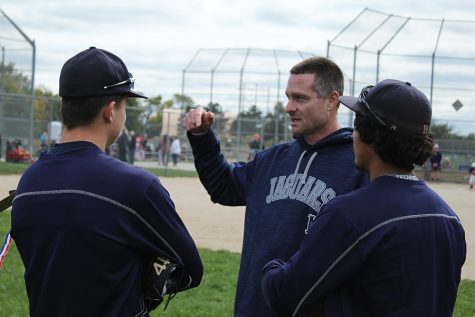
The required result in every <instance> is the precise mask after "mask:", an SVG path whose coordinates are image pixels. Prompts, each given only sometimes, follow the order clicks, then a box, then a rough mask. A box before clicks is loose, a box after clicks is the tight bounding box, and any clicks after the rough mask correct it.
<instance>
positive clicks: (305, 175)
mask: <svg viewBox="0 0 475 317" xmlns="http://www.w3.org/2000/svg"><path fill="white" fill-rule="evenodd" d="M305 153H307V150H305V151H303V152H302V154H300V157H299V160H298V162H297V166H296V167H295V172H294V182H295V180H296V179H297V174H298V172H299V168H300V163H301V162H302V158H303V156H304V155H305ZM315 156H317V152H314V153H313V154H312V156H311V157H310V159H309V160H308V162H307V166H306V167H305V171H304V172H303V176H302V184H305V179H306V178H307V173H308V170H309V169H310V165H311V164H312V162H313V160H314V159H315Z"/></svg>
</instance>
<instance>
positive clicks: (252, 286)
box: [183, 57, 367, 317]
mask: <svg viewBox="0 0 475 317" xmlns="http://www.w3.org/2000/svg"><path fill="white" fill-rule="evenodd" d="M343 81H344V79H343V74H342V72H341V70H340V68H339V67H338V66H337V65H336V64H335V63H334V62H332V61H330V60H329V59H327V58H323V57H311V58H308V59H305V60H303V61H302V62H300V63H298V64H297V65H295V66H294V67H293V68H292V69H291V71H290V77H289V80H288V83H287V88H286V95H287V97H288V103H287V106H286V108H285V111H286V112H287V113H288V115H289V117H290V120H291V127H292V134H293V136H294V138H295V140H294V141H292V142H289V143H285V144H279V145H275V146H272V147H271V148H269V149H267V150H264V151H260V152H259V153H257V154H256V156H255V158H254V160H252V161H250V162H248V163H244V162H237V163H233V164H230V163H228V162H227V161H226V160H225V159H224V156H223V154H222V153H221V150H220V144H219V142H218V140H217V138H216V135H215V134H214V132H213V130H212V129H211V125H212V124H213V122H214V114H213V113H211V112H206V111H205V110H203V109H202V108H197V109H193V110H191V111H190V112H189V113H188V114H187V115H186V117H185V118H184V119H183V126H184V127H185V129H186V130H187V131H188V139H189V141H190V144H191V147H192V149H193V155H194V157H195V166H196V169H197V171H198V174H199V176H200V180H201V182H202V183H203V185H204V187H205V188H206V190H207V191H208V193H209V194H210V196H211V200H212V201H213V202H215V203H220V204H223V205H227V206H242V205H246V218H245V227H244V242H243V248H242V254H241V265H240V270H239V277H238V285H237V290H236V297H235V303H234V315H235V316H238V317H245V316H249V317H255V316H259V317H266V316H276V314H275V313H274V312H272V310H271V309H270V308H269V307H268V306H267V305H266V303H265V301H264V297H263V296H262V292H261V288H260V273H261V269H262V267H263V266H264V264H265V263H267V261H269V260H271V259H273V258H276V257H281V258H288V257H289V256H290V255H291V254H292V253H293V252H294V251H295V250H296V249H297V248H298V246H299V245H300V242H301V241H302V239H303V238H304V237H305V235H306V234H307V231H308V228H309V227H310V224H311V223H312V222H313V221H314V220H315V218H316V217H317V215H318V213H319V212H320V210H321V208H322V206H323V205H325V204H326V203H328V202H329V201H330V200H332V199H333V198H335V197H336V196H338V195H342V194H345V193H347V192H350V191H352V190H354V189H356V188H358V187H360V186H362V185H363V184H365V183H367V176H366V174H363V173H362V172H360V171H358V170H357V169H356V168H355V167H354V164H353V162H354V153H353V141H352V129H349V128H342V129H340V128H339V126H338V121H337V110H338V107H339V100H338V98H339V97H340V95H342V93H343Z"/></svg>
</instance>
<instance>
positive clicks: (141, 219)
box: [133, 177, 203, 287]
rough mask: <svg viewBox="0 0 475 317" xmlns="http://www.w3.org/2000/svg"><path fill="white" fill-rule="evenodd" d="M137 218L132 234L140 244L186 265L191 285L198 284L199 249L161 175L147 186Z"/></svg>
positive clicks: (139, 245)
mask: <svg viewBox="0 0 475 317" xmlns="http://www.w3.org/2000/svg"><path fill="white" fill-rule="evenodd" d="M136 218H137V220H136V222H135V223H136V226H137V227H136V228H135V230H134V233H133V238H134V239H135V243H137V246H138V247H139V248H142V249H144V250H143V251H144V252H145V253H146V254H150V255H151V256H152V257H154V256H164V257H166V258H168V259H170V260H171V261H173V262H175V263H180V264H182V265H184V267H185V269H186V271H187V273H188V275H189V278H190V279H191V282H190V285H189V287H194V286H197V285H198V284H199V283H200V281H201V277H202V275H203V265H202V263H201V258H200V255H199V252H198V249H197V247H196V245H195V243H194V241H193V238H192V237H191V235H190V233H189V232H188V230H187V228H186V227H185V224H184V223H183V221H182V220H181V218H180V216H179V215H178V213H177V211H176V209H175V204H174V203H173V201H172V199H171V197H170V195H169V193H168V191H167V190H166V189H165V188H164V187H163V186H162V184H161V183H160V181H159V180H158V178H156V177H155V179H154V181H153V182H152V183H151V184H150V186H149V187H148V188H147V191H146V195H145V198H144V201H143V207H142V208H141V209H140V210H139V211H138V215H137V217H136Z"/></svg>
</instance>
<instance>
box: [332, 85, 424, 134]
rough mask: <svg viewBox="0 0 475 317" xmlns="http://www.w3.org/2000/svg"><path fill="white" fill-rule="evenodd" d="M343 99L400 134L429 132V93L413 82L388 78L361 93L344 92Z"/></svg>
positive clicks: (350, 105)
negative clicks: (352, 95)
mask: <svg viewBox="0 0 475 317" xmlns="http://www.w3.org/2000/svg"><path fill="white" fill-rule="evenodd" d="M339 99H340V102H341V103H342V104H344V105H345V106H347V107H348V108H350V110H353V111H354V112H356V113H358V114H361V115H363V116H369V117H371V118H372V119H373V120H374V121H376V122H377V123H379V124H380V125H382V126H384V127H387V128H388V129H390V130H392V131H394V132H395V133H397V134H403V135H406V136H410V135H414V136H416V135H422V136H424V135H427V134H428V133H429V127H430V122H431V118H432V107H431V105H430V102H429V100H428V99H427V97H426V96H425V95H424V94H423V93H422V92H421V91H420V90H418V89H417V88H416V87H414V86H413V85H412V84H411V83H409V82H402V81H399V80H394V79H385V80H383V81H380V82H379V83H377V84H376V86H371V85H370V86H367V87H365V88H363V90H362V91H361V94H360V95H359V97H351V96H341V97H340V98H339Z"/></svg>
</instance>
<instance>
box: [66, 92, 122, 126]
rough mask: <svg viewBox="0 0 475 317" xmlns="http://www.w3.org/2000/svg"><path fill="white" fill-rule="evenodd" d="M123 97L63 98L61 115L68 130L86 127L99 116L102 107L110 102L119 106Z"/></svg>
mask: <svg viewBox="0 0 475 317" xmlns="http://www.w3.org/2000/svg"><path fill="white" fill-rule="evenodd" d="M125 97H126V96H125V95H112V96H99V97H88V98H63V99H62V103H61V115H62V117H63V124H64V126H65V127H66V128H68V129H73V128H76V127H80V126H87V125H88V124H90V123H91V122H92V121H93V120H94V118H95V117H96V116H97V115H98V114H99V112H100V111H101V109H102V107H104V105H106V104H107V103H109V102H111V101H115V102H116V103H117V105H119V104H120V102H121V101H122V99H123V98H125Z"/></svg>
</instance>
